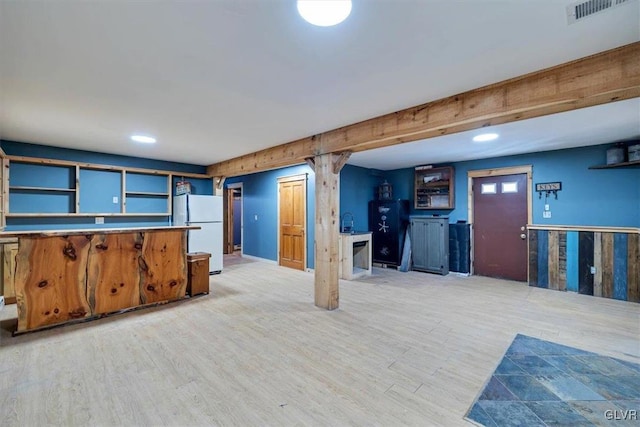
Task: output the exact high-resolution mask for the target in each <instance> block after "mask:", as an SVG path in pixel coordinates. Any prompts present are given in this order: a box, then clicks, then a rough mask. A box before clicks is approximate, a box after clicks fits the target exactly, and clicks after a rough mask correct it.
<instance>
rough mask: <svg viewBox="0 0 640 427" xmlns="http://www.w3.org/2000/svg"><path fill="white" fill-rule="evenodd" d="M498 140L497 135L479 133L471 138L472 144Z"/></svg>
mask: <svg viewBox="0 0 640 427" xmlns="http://www.w3.org/2000/svg"><path fill="white" fill-rule="evenodd" d="M497 138H498V134H497V133H481V134H480V135H476V136H474V137H473V142H489V141H493V140H494V139H497Z"/></svg>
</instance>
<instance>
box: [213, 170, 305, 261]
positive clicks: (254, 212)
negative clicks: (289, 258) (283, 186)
mask: <svg viewBox="0 0 640 427" xmlns="http://www.w3.org/2000/svg"><path fill="white" fill-rule="evenodd" d="M302 174H307V267H308V268H313V265H314V248H313V246H314V236H315V209H316V204H315V175H314V173H313V171H311V168H309V166H307V165H300V166H291V167H288V168H282V169H276V170H271V171H267V172H261V173H256V174H252V175H244V176H239V177H234V178H229V179H227V180H226V182H225V185H228V184H233V183H237V182H241V183H242V198H243V203H244V210H243V212H242V215H243V220H244V229H243V233H244V236H243V238H244V242H243V245H244V246H243V248H242V253H244V254H246V255H251V256H255V257H259V258H264V259H269V260H272V261H277V260H278V178H281V177H286V176H291V175H302ZM256 218H257V219H256Z"/></svg>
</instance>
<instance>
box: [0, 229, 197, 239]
mask: <svg viewBox="0 0 640 427" xmlns="http://www.w3.org/2000/svg"><path fill="white" fill-rule="evenodd" d="M199 229H200V227H198V226H195V225H188V226H166V227H124V228H81V229H80V228H70V229H68V230H23V231H18V230H16V231H2V232H0V242H1V241H2V239H6V238H20V237H53V236H75V235H79V234H80V235H87V234H114V233H141V232H146V231H164V230H169V231H174V230H199ZM13 241H15V240H13Z"/></svg>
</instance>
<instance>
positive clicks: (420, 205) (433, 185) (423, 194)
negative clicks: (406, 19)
mask: <svg viewBox="0 0 640 427" xmlns="http://www.w3.org/2000/svg"><path fill="white" fill-rule="evenodd" d="M453 177H454V171H453V167H452V166H445V167H439V168H434V167H431V166H417V167H416V169H415V182H414V186H415V195H414V207H415V208H416V209H453V208H454V200H455V199H454V194H453V191H454V190H453V189H454V187H453Z"/></svg>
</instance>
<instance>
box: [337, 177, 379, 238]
mask: <svg viewBox="0 0 640 427" xmlns="http://www.w3.org/2000/svg"><path fill="white" fill-rule="evenodd" d="M382 175H383V172H382V171H379V170H376V169H365V168H361V167H357V166H351V165H346V166H345V167H343V168H342V171H341V172H340V218H341V219H342V217H343V216H344V214H345V213H347V212H350V213H351V214H352V215H353V229H354V230H356V231H367V230H369V211H368V209H369V208H368V206H369V201H370V200H373V199H374V198H376V197H377V191H378V186H379V185H380V184H382V182H383V181H384V177H383V176H382ZM347 220H348V218H347Z"/></svg>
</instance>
